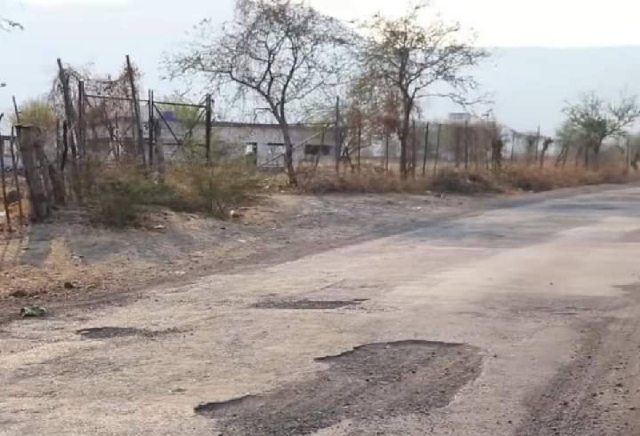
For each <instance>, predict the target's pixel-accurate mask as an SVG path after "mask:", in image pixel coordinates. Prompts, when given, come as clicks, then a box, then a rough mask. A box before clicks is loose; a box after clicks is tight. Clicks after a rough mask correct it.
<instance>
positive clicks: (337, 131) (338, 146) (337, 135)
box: [334, 96, 342, 175]
mask: <svg viewBox="0 0 640 436" xmlns="http://www.w3.org/2000/svg"><path fill="white" fill-rule="evenodd" d="M334 133H335V141H336V144H335V154H336V156H335V157H336V174H337V175H339V174H340V155H341V154H342V150H341V149H342V147H341V138H340V96H337V97H336V122H335V132H334Z"/></svg>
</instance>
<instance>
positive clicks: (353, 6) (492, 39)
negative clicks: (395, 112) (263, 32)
mask: <svg viewBox="0 0 640 436" xmlns="http://www.w3.org/2000/svg"><path fill="white" fill-rule="evenodd" d="M310 1H311V3H312V4H313V5H314V6H316V7H317V8H318V9H320V10H321V11H323V12H325V13H327V14H330V15H333V16H336V17H338V18H342V19H345V20H350V19H358V18H366V17H367V16H369V15H371V14H372V13H374V12H377V11H381V12H383V13H385V14H389V15H394V14H398V13H399V12H402V11H403V10H404V7H405V5H407V4H408V1H403V0H395V1H389V0H310ZM432 6H433V10H434V11H439V13H440V14H441V15H442V17H443V18H445V19H448V20H456V21H460V22H462V23H464V24H465V25H466V26H470V27H472V28H473V29H474V30H475V31H476V32H477V34H478V44H479V45H482V46H486V47H553V48H563V47H574V48H575V47H609V46H638V48H639V50H640V32H638V31H636V26H637V24H636V21H637V20H636V17H638V16H640V4H638V3H637V2H634V1H631V0H608V1H607V2H606V7H603V3H602V2H595V1H584V0H582V1H579V0H553V1H552V0H537V1H535V2H523V1H515V0H482V1H480V0H433V1H432ZM0 8H1V9H0V10H1V11H2V12H1V13H0V15H2V16H5V17H7V18H10V19H13V20H16V21H19V22H20V23H22V24H23V25H24V27H25V29H24V31H12V32H10V33H4V34H0V53H2V69H1V71H2V72H1V73H0V81H1V82H5V83H6V85H7V86H6V87H4V88H0V110H2V109H4V110H5V111H6V110H9V107H10V98H11V95H16V97H17V99H18V100H19V101H22V100H25V99H28V98H31V97H34V96H38V95H40V94H43V93H45V92H47V91H48V90H49V88H50V85H51V82H52V79H53V76H54V75H55V73H56V58H58V57H61V58H62V60H63V61H64V62H68V63H71V64H73V65H84V66H91V68H92V69H93V70H95V71H98V72H104V73H108V72H111V73H116V72H117V71H118V70H119V68H120V66H121V65H122V63H123V61H124V56H125V54H130V55H131V57H132V59H133V60H134V61H135V62H136V63H137V64H138V65H139V66H140V67H141V68H142V70H143V72H144V77H143V84H144V86H145V87H147V88H153V89H155V90H156V95H157V96H158V95H166V94H169V93H171V91H172V90H173V89H174V88H175V87H178V86H179V85H176V84H172V83H169V82H166V81H163V80H162V77H161V76H162V71H161V69H160V67H159V64H160V61H161V59H162V56H163V53H166V52H170V51H172V50H175V49H177V48H178V47H179V46H180V43H181V42H184V41H186V40H187V32H188V30H189V29H190V28H191V27H192V26H193V25H194V24H196V23H198V22H199V21H200V20H201V19H203V18H207V17H210V18H212V19H213V21H214V22H219V23H222V22H223V21H224V20H226V19H228V18H230V17H231V14H232V8H233V3H232V0H0ZM497 62H500V58H499V57H498V58H496V59H494V60H493V61H492V63H491V64H490V65H489V66H488V67H485V68H484V70H483V71H482V72H480V74H479V75H480V76H482V77H484V78H485V79H487V81H488V82H489V89H488V91H489V92H491V93H492V95H493V98H494V100H495V102H496V108H497V110H496V112H497V114H498V116H500V117H501V118H504V121H505V122H506V123H507V124H510V123H511V124H514V125H515V127H516V128H519V129H525V128H529V127H531V128H533V127H534V126H526V124H527V123H529V124H535V122H529V121H527V119H526V118H525V117H529V118H531V119H545V116H546V117H548V120H546V121H544V123H545V126H543V128H545V129H552V128H554V127H555V126H554V124H557V116H558V114H559V111H560V109H561V108H560V107H559V106H558V105H559V104H561V102H557V101H555V100H554V105H552V106H551V107H548V106H545V105H543V106H544V107H537V106H535V105H529V106H527V102H526V101H524V99H525V98H527V97H526V95H523V96H522V97H521V100H520V101H516V102H514V101H513V100H514V99H516V98H517V96H515V95H513V93H512V92H511V91H510V87H509V86H506V85H507V84H508V82H509V80H513V81H514V85H521V83H515V82H517V81H518V76H521V74H519V73H517V74H512V75H511V76H509V77H506V76H505V75H506V74H507V72H505V71H498V70H495V68H499V64H498V66H496V63H497ZM584 67H585V66H584V65H583V66H581V68H584ZM586 67H587V68H589V67H590V66H589V65H588V63H587V65H586ZM569 68H571V65H569ZM576 68H577V67H576ZM616 68H623V69H624V68H626V64H624V63H623V64H620V65H618V66H617V67H616ZM634 71H635V70H634ZM509 74H511V73H509ZM576 74H582V73H580V72H578V71H577V70H576ZM602 74H603V75H604V76H602V77H605V76H606V74H607V71H604V72H602ZM583 76H584V74H582V75H581V76H580V77H583ZM496 77H500V80H499V81H497V80H496ZM636 77H638V76H636ZM505 79H506V83H505ZM548 80H553V79H552V78H550V79H548ZM625 80H626V79H625ZM494 82H495V83H494ZM573 82H574V81H572V80H567V83H569V84H571V83H573ZM584 84H585V86H586V87H589V89H585V90H596V91H598V90H599V89H600V88H603V89H604V88H607V89H606V92H608V93H610V92H611V89H609V88H611V84H608V83H603V79H602V78H601V77H600V76H598V78H592V79H589V78H586V79H585V82H584ZM614 85H616V86H618V85H619V86H620V87H623V86H627V85H628V84H627V83H620V84H614ZM550 86H551V87H554V86H555V88H557V87H558V83H553V84H550ZM592 88H593V89H592ZM537 91H540V90H539V89H537ZM638 91H639V92H640V89H639V90H638ZM542 92H544V89H542ZM537 97H539V95H538V96H537ZM556 100H557V99H556ZM507 101H508V102H509V103H510V104H506V105H505V102H507ZM524 107H526V108H527V110H528V112H527V113H513V109H510V108H524ZM431 108H432V109H433V110H434V111H436V112H438V111H440V112H442V111H446V110H450V108H449V107H448V106H438V105H437V104H435V103H434V104H431ZM501 108H503V109H502V110H500V109H501ZM531 111H533V113H531ZM536 111H539V113H537V112H536ZM543 111H544V112H543ZM549 111H551V112H552V113H553V117H551V116H549V114H548V112H549Z"/></svg>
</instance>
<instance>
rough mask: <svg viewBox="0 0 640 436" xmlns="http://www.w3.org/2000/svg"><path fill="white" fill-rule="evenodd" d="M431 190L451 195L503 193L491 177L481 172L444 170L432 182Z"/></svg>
mask: <svg viewBox="0 0 640 436" xmlns="http://www.w3.org/2000/svg"><path fill="white" fill-rule="evenodd" d="M431 189H433V190H434V191H438V192H446V193H450V194H482V193H497V192H501V191H502V188H501V187H500V186H499V185H498V184H497V183H496V181H495V180H494V179H493V178H492V176H491V175H489V174H485V173H482V172H479V171H460V170H455V169H443V170H440V171H439V172H438V174H436V176H435V177H434V179H433V180H432V182H431Z"/></svg>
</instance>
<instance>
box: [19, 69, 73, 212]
mask: <svg viewBox="0 0 640 436" xmlns="http://www.w3.org/2000/svg"><path fill="white" fill-rule="evenodd" d="M58 77H59V79H60V84H61V86H62V97H63V99H64V112H65V117H66V118H67V133H68V136H69V138H68V141H69V142H68V145H69V148H70V149H71V181H72V182H71V183H72V186H73V189H74V192H75V194H76V198H77V199H78V201H80V202H82V184H81V181H80V171H79V170H78V149H77V148H76V141H75V137H74V135H73V129H74V127H76V126H75V114H74V112H73V102H72V101H71V91H70V89H69V75H68V74H67V72H66V71H65V69H64V67H63V66H62V61H61V60H60V58H58ZM18 142H19V144H20V149H22V140H21V139H20V134H18ZM23 165H24V166H25V171H26V163H25V162H24V161H23Z"/></svg>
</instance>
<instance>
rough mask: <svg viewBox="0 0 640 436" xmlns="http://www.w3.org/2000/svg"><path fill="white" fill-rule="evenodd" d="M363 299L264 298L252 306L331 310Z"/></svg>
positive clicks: (356, 303)
mask: <svg viewBox="0 0 640 436" xmlns="http://www.w3.org/2000/svg"><path fill="white" fill-rule="evenodd" d="M365 301H367V300H366V299H355V300H309V299H302V300H265V301H261V302H259V303H256V304H254V305H253V306H252V307H254V308H256V309H290V310H332V309H340V308H343V307H348V306H357V305H359V304H362V303H363V302H365Z"/></svg>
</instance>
